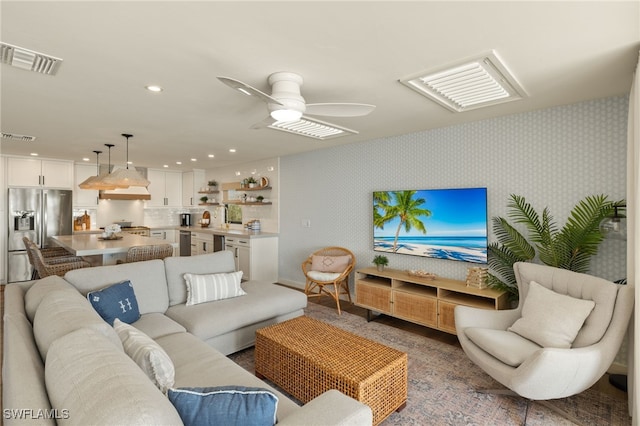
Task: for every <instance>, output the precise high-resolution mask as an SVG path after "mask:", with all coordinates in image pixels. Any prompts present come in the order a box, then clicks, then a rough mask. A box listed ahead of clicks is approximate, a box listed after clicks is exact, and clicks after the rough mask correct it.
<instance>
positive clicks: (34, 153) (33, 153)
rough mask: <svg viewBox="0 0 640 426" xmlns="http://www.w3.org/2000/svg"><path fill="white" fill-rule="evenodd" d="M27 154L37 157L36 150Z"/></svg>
mask: <svg viewBox="0 0 640 426" xmlns="http://www.w3.org/2000/svg"><path fill="white" fill-rule="evenodd" d="M29 155H32V156H34V157H37V156H38V153H37V152H32V153H31V154H29Z"/></svg>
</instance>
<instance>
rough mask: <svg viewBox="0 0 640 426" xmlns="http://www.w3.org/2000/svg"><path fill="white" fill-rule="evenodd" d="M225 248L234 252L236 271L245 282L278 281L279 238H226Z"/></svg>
mask: <svg viewBox="0 0 640 426" xmlns="http://www.w3.org/2000/svg"><path fill="white" fill-rule="evenodd" d="M225 248H226V249H227V250H229V251H231V252H233V255H234V258H235V261H236V270H237V271H242V279H243V280H261V281H268V282H276V281H278V238H277V237H264V238H243V237H233V236H226V237H225Z"/></svg>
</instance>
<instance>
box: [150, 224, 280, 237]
mask: <svg viewBox="0 0 640 426" xmlns="http://www.w3.org/2000/svg"><path fill="white" fill-rule="evenodd" d="M157 229H178V230H180V231H191V232H198V233H203V234H211V235H224V236H229V237H233V236H236V237H245V238H273V237H277V236H278V234H276V233H275V232H262V231H250V230H247V229H222V228H214V227H209V228H203V227H201V226H174V227H169V228H157Z"/></svg>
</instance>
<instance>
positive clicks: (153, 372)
mask: <svg viewBox="0 0 640 426" xmlns="http://www.w3.org/2000/svg"><path fill="white" fill-rule="evenodd" d="M113 329H114V330H115V331H116V333H118V336H119V337H120V340H121V341H122V346H123V347H124V351H125V352H126V353H127V355H129V357H130V358H131V359H132V360H134V361H135V363H136V364H138V366H139V367H140V368H141V369H142V371H144V373H145V374H146V375H147V377H149V379H151V381H152V382H153V384H155V385H156V386H157V387H158V389H160V391H162V393H166V392H167V390H168V389H169V388H170V387H171V386H173V384H174V383H175V375H176V372H175V369H174V367H173V362H172V361H171V358H169V355H167V353H166V352H165V351H164V349H162V348H161V347H160V345H158V344H157V343H156V342H154V341H153V340H152V339H151V338H150V337H149V336H147V335H146V334H144V333H143V332H142V331H140V330H138V329H136V328H135V327H133V326H131V325H129V324H126V323H124V322H122V321H120V320H119V319H116V320H115V321H114V322H113Z"/></svg>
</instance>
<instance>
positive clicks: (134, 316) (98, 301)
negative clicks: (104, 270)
mask: <svg viewBox="0 0 640 426" xmlns="http://www.w3.org/2000/svg"><path fill="white" fill-rule="evenodd" d="M87 299H89V302H90V303H91V306H93V309H95V310H96V311H97V312H98V314H100V316H101V317H102V319H104V320H105V321H106V322H107V323H109V325H113V321H115V319H116V318H118V319H119V320H120V321H122V322H126V323H127V324H131V323H134V322H136V321H138V319H139V318H140V310H139V309H138V301H137V300H136V294H135V293H134V292H133V286H132V285H131V281H129V280H127V281H122V282H120V283H117V284H114V285H112V286H109V287H107V288H103V289H102V290H99V291H92V292H90V293H87Z"/></svg>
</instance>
